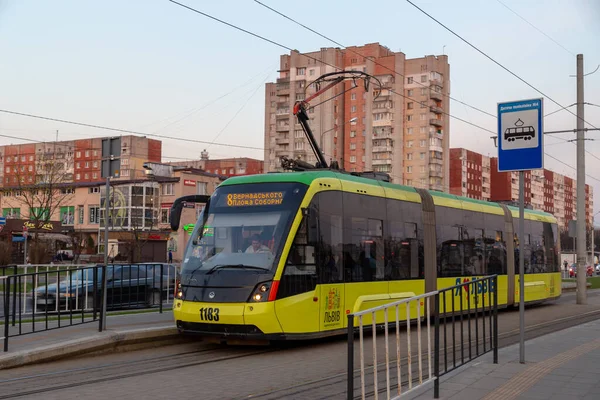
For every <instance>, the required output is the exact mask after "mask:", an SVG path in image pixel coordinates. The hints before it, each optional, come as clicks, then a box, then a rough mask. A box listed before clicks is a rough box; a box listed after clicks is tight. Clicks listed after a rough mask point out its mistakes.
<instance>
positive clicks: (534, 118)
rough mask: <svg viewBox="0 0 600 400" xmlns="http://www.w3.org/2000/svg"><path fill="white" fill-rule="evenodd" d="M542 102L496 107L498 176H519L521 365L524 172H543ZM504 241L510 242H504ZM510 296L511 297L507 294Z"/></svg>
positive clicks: (522, 351)
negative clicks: (500, 173)
mask: <svg viewBox="0 0 600 400" xmlns="http://www.w3.org/2000/svg"><path fill="white" fill-rule="evenodd" d="M543 115H544V99H541V98H539V99H530V100H518V101H511V102H505V103H498V172H511V173H512V172H517V171H518V172H519V229H518V241H519V249H518V252H519V278H518V281H519V289H518V290H519V361H520V363H521V364H524V363H525V251H524V248H525V242H526V240H525V239H526V238H527V237H526V236H525V171H531V170H534V169H542V168H544V118H543ZM508 240H514V239H513V238H508ZM509 295H510V296H514V293H510V294H509Z"/></svg>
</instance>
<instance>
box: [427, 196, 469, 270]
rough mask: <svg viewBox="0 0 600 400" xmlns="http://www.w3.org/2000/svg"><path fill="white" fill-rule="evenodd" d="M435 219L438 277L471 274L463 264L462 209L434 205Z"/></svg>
mask: <svg viewBox="0 0 600 400" xmlns="http://www.w3.org/2000/svg"><path fill="white" fill-rule="evenodd" d="M435 220H436V222H435V224H436V228H435V229H436V239H437V253H438V257H437V261H438V277H442V278H443V277H454V276H466V275H471V272H469V271H468V270H467V268H466V265H465V251H464V246H463V244H462V236H463V233H462V231H463V224H464V220H463V210H461V209H457V208H449V207H437V206H436V208H435Z"/></svg>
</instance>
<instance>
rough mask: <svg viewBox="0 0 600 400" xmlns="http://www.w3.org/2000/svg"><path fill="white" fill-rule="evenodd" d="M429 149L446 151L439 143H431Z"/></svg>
mask: <svg viewBox="0 0 600 400" xmlns="http://www.w3.org/2000/svg"><path fill="white" fill-rule="evenodd" d="M429 150H433V151H439V152H440V153H443V152H444V149H443V148H442V146H439V145H437V144H431V143H430V144H429Z"/></svg>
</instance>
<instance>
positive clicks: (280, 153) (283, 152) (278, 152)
mask: <svg viewBox="0 0 600 400" xmlns="http://www.w3.org/2000/svg"><path fill="white" fill-rule="evenodd" d="M275 156H276V157H281V156H288V157H289V156H290V151H289V150H276V151H275Z"/></svg>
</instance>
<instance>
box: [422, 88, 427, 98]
mask: <svg viewBox="0 0 600 400" xmlns="http://www.w3.org/2000/svg"><path fill="white" fill-rule="evenodd" d="M426 94H427V88H421V95H422V96H425V95H426Z"/></svg>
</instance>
